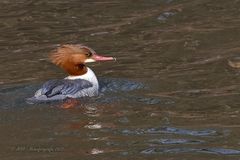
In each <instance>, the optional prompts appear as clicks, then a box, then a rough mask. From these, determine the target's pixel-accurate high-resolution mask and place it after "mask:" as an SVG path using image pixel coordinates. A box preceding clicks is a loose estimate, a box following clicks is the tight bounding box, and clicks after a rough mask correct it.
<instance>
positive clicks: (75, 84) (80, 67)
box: [27, 45, 115, 101]
mask: <svg viewBox="0 0 240 160" xmlns="http://www.w3.org/2000/svg"><path fill="white" fill-rule="evenodd" d="M50 60H51V61H52V63H54V64H55V65H57V66H59V67H61V68H63V69H64V70H65V71H66V72H67V73H68V74H69V76H68V77H66V78H65V79H62V80H50V81H47V82H46V83H44V84H43V86H42V87H41V88H40V89H39V90H37V91H36V93H35V95H34V96H33V97H32V98H29V99H27V100H28V101H51V100H63V99H66V98H80V97H86V96H88V97H92V96H96V95H98V88H99V85H98V80H97V77H96V76H95V74H94V72H93V71H92V70H91V69H90V68H88V67H86V65H85V64H86V63H89V62H96V61H109V60H115V58H113V57H103V56H99V55H97V54H96V52H95V51H94V50H93V49H91V48H89V47H87V46H84V45H63V46H61V47H59V48H57V50H56V51H54V52H53V53H51V54H50Z"/></svg>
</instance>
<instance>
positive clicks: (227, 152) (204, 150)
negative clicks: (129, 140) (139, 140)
mask: <svg viewBox="0 0 240 160" xmlns="http://www.w3.org/2000/svg"><path fill="white" fill-rule="evenodd" d="M194 152H195V153H210V154H221V155H239V154H240V151H239V150H235V149H224V148H157V147H155V148H148V149H145V150H143V151H141V152H140V153H142V154H163V153H175V154H177V153H194Z"/></svg>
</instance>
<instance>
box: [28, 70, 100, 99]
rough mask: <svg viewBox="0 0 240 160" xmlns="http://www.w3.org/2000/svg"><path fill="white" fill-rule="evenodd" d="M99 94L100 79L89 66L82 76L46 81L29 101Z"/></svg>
mask: <svg viewBox="0 0 240 160" xmlns="http://www.w3.org/2000/svg"><path fill="white" fill-rule="evenodd" d="M97 95H98V81H97V78H96V76H95V74H94V73H93V71H92V70H91V69H90V68H88V71H87V73H86V74H84V75H81V76H68V77H66V78H65V79H62V80H50V81H47V82H45V83H44V84H43V85H42V87H41V88H40V89H39V90H37V91H36V93H35V95H34V96H33V97H32V98H29V99H27V101H29V102H34V101H52V100H63V99H66V98H80V97H86V96H88V97H92V96H97Z"/></svg>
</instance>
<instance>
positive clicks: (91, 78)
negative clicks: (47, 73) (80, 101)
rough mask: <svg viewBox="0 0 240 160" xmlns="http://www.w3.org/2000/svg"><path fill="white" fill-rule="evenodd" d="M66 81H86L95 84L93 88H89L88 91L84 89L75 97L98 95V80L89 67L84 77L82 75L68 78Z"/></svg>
mask: <svg viewBox="0 0 240 160" xmlns="http://www.w3.org/2000/svg"><path fill="white" fill-rule="evenodd" d="M65 79H71V80H74V79H84V80H87V81H89V82H91V83H92V84H93V86H92V87H91V88H87V89H83V90H82V91H80V92H79V93H78V94H77V95H75V96H74V97H82V96H90V97H91V96H96V95H97V94H98V88H99V85H98V80H97V77H96V75H95V74H94V72H93V71H92V70H91V69H90V68H88V67H87V73H85V74H84V75H80V76H68V77H66V78H65Z"/></svg>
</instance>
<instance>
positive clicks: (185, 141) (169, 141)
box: [148, 139, 204, 144]
mask: <svg viewBox="0 0 240 160" xmlns="http://www.w3.org/2000/svg"><path fill="white" fill-rule="evenodd" d="M148 142H150V143H153V144H201V143H204V141H202V140H191V139H151V140H149V141H148Z"/></svg>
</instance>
